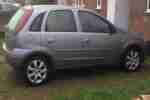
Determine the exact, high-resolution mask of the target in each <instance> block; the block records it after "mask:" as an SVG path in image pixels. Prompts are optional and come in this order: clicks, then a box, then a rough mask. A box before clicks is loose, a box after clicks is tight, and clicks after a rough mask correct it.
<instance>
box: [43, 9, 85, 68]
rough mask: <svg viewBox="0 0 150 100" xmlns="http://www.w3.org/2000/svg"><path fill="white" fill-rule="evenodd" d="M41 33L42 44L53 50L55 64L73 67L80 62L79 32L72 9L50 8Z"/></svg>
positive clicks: (60, 66)
mask: <svg viewBox="0 0 150 100" xmlns="http://www.w3.org/2000/svg"><path fill="white" fill-rule="evenodd" d="M45 26H46V27H45V32H44V33H42V40H41V41H42V45H44V46H46V47H47V48H49V50H50V51H51V50H52V51H54V52H55V53H53V55H54V57H55V58H54V59H55V60H56V62H57V63H56V66H57V67H59V68H63V67H73V66H75V67H76V66H79V65H81V64H82V62H80V60H81V57H82V55H81V53H80V50H81V44H80V34H78V29H77V24H76V20H75V15H74V13H73V11H72V10H52V11H50V12H49V13H48V17H47V20H46V25H45ZM62 66H63V67H62Z"/></svg>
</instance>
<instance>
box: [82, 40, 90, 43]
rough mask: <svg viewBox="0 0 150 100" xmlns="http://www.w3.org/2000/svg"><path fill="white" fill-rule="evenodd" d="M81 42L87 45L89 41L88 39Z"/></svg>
mask: <svg viewBox="0 0 150 100" xmlns="http://www.w3.org/2000/svg"><path fill="white" fill-rule="evenodd" d="M82 42H83V43H89V42H90V40H89V39H83V40H82Z"/></svg>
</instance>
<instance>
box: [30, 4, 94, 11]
mask: <svg viewBox="0 0 150 100" xmlns="http://www.w3.org/2000/svg"><path fill="white" fill-rule="evenodd" d="M32 7H33V9H34V10H38V11H40V10H42V11H43V10H44V11H48V10H84V11H92V10H89V9H85V8H76V7H73V6H65V5H32Z"/></svg>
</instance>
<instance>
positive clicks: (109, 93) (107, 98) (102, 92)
mask: <svg viewBox="0 0 150 100" xmlns="http://www.w3.org/2000/svg"><path fill="white" fill-rule="evenodd" d="M131 98H132V97H130V95H129V94H128V91H127V90H125V89H119V88H118V89H117V88H114V89H99V90H98V89H81V90H80V92H79V93H78V94H77V95H76V96H72V97H63V96H60V97H58V98H56V100H131Z"/></svg>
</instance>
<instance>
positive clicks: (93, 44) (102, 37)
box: [4, 5, 144, 69]
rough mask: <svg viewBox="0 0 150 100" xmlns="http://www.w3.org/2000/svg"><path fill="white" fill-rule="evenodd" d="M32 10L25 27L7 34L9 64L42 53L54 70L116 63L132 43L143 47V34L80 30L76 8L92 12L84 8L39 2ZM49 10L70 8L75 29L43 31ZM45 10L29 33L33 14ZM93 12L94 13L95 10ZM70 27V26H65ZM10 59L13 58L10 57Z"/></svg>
mask: <svg viewBox="0 0 150 100" xmlns="http://www.w3.org/2000/svg"><path fill="white" fill-rule="evenodd" d="M33 9H34V12H33V14H32V17H30V19H29V21H28V22H27V24H26V25H25V27H24V28H23V29H22V30H21V31H20V32H19V33H17V35H16V36H12V35H11V32H8V33H7V35H6V37H7V38H6V45H4V47H5V48H4V49H5V50H6V46H7V50H8V51H9V53H8V58H9V59H10V60H9V63H10V64H11V65H12V66H14V67H16V66H17V67H21V66H19V64H20V63H22V62H23V60H24V59H26V58H27V57H28V56H29V55H31V54H33V53H36V52H42V53H44V54H47V55H48V56H50V57H51V58H52V59H53V60H52V61H53V63H54V68H55V69H64V68H71V67H80V66H85V67H86V66H91V65H96V64H119V62H120V56H121V54H122V53H123V52H124V51H125V50H126V49H127V47H129V46H131V45H137V46H139V47H140V48H143V44H144V39H143V34H140V33H128V32H123V31H122V30H120V29H118V28H116V32H115V33H107V34H106V33H85V32H82V27H81V26H80V21H79V19H78V10H84V11H88V12H91V13H94V12H92V11H90V10H87V9H77V8H72V7H66V6H50V5H39V6H33ZM52 10H72V12H73V13H74V18H75V20H76V26H77V31H78V32H45V30H44V29H45V23H46V19H47V16H48V12H49V11H52ZM42 12H46V14H45V17H44V20H43V23H42V29H41V32H30V31H29V27H30V25H31V23H32V21H33V20H34V18H35V17H36V16H38V15H39V14H40V13H42ZM94 14H95V13H94ZM68 27H69V26H68ZM11 58H13V59H16V60H15V61H14V60H11Z"/></svg>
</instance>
